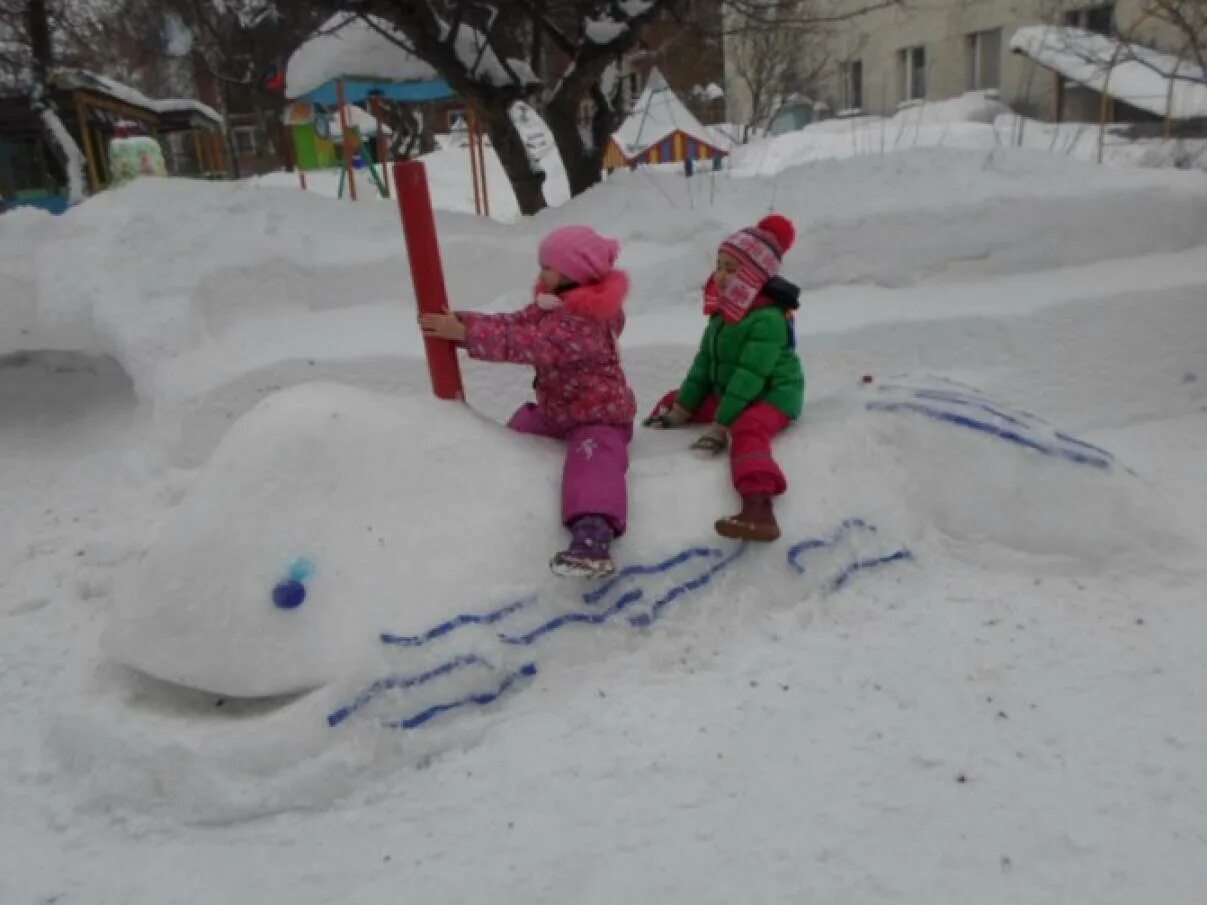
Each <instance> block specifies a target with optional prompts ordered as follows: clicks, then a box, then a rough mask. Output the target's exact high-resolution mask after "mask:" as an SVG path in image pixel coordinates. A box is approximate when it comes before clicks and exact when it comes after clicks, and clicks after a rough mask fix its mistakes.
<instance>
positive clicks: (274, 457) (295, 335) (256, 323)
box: [0, 148, 1207, 905]
mask: <svg viewBox="0 0 1207 905" xmlns="http://www.w3.org/2000/svg"><path fill="white" fill-rule="evenodd" d="M448 159H449V158H448V157H440V158H438V160H437V161H436V162H433V163H432V165H431V169H432V182H433V186H434V187H435V188H434V192H435V194H436V197H437V204H438V206H440V207H441V208H442V209H444V210H443V211H442V212H441V213H440V214H439V216H438V223H439V226H440V229H441V240H442V255H443V258H444V266H445V271H446V275H447V278H448V283H449V290H450V296H451V298H452V299H453V301H454V305H455V306H457V307H462V308H478V307H482V308H491V309H505V308H508V307H511V306H514V305H517V304H519V303H520V301H521V300H522V299H523V297H524V295H525V286H526V285H527V284H528V282H529V281H530V279H531V277H532V273H533V270H534V266H535V262H534V255H535V246H536V242H537V240H538V238H539V237H540V235H541V234H542V233H543V232H544V231H546V230H547V229H549V228H550V227H552V226H554V225H556V224H561V223H567V222H572V221H585V222H589V223H592V224H593V225H595V226H597V227H598V228H600V229H601V230H603V231H605V232H610V233H611V234H614V235H616V236H618V237H619V238H620V239H621V240H622V241H623V243H624V252H623V256H622V263H623V265H624V266H625V267H627V268H628V269H629V270H630V271H631V273H632V275H633V282H634V290H633V295H632V297H631V300H630V311H631V314H632V316H631V319H630V324H629V327H628V330H627V332H626V334H625V337H624V341H623V348H624V356H625V363H626V367H627V369H628V371H629V373H630V377H631V379H632V381H633V383H634V385H635V387H636V389H637V392H638V395H639V398H640V399H641V402H642V405H643V406H649V405H652V403H653V402H654V400H655V399H656V398H657V396H658V395H659V394H660V393H661V392H662V391H663V390H665V389H667V388H669V387H671V386H673V385H674V384H675V383H676V382H677V380H678V379H679V378H680V377H681V375H682V373H683V371H684V370H685V369H686V367H687V364H688V362H689V361H690V358H691V355H692V351H693V346H694V343H695V342H696V340H697V338H698V336H699V333H700V330H701V329H702V326H703V320H702V318H701V316H700V313H699V298H698V287H699V285H700V284H701V282H702V281H703V279H704V277H705V276H706V274H707V271H708V267H709V264H710V260H711V257H712V254H713V249H714V248H715V245H716V243H717V241H718V240H719V239H720V238H721V237H722V236H723V235H725V234H726V232H728V231H730V230H732V229H733V228H736V227H737V226H740V225H743V224H746V223H748V222H750V221H751V220H753V219H755V218H756V217H757V216H759V215H761V214H762V213H764V212H766V211H767V210H768V209H769V208H776V209H779V210H781V211H783V212H784V213H786V214H788V215H790V216H792V217H793V218H794V219H795V220H796V221H797V223H798V226H799V227H800V233H801V238H800V242H799V245H798V247H797V249H795V250H794V251H793V252H792V253H791V254H790V255H789V257H788V261H787V266H786V275H787V276H788V277H790V278H792V279H794V280H797V281H798V282H800V283H801V284H802V285H804V286H806V287H807V288H808V289H809V290H810V291H809V292H808V294H807V295H806V298H805V304H804V307H803V309H802V311H801V313H800V317H799V319H798V330H799V334H800V346H801V351H802V356H803V358H804V361H805V366H806V371H807V374H808V377H809V390H808V399H807V402H806V411H805V416H804V418H803V419H802V421H801V423H800V424H799V425H797V426H796V427H795V428H793V429H792V430H791V431H790V432H789V433H788V434H786V435H785V436H784V437H783V439H782V441H781V442H780V443H779V444H778V447H777V448H778V450H779V451H780V454H781V456H782V460H783V463H784V465H785V467H786V469H787V471H788V473H789V477H790V480H791V481H792V487H791V490H790V491H789V495H788V496H787V497H785V498H784V500H783V502H782V504H781V507H780V512H781V516H782V518H781V521H782V523H783V526H784V529H785V537H784V539H783V541H782V542H780V543H778V544H776V545H773V546H770V547H765V548H751V549H744V548H741V547H737V546H733V545H731V544H729V543H728V542H722V541H720V539H718V538H716V537H715V536H713V535H712V533H711V522H712V519H713V518H715V517H716V516H718V515H720V514H724V513H726V512H728V511H729V510H730V509H731V508H732V507H733V506H734V504H735V501H734V499H733V498H732V490H731V489H730V488H729V486H728V480H727V474H726V468H725V466H724V465H723V464H721V463H706V462H700V461H698V460H696V459H694V458H692V457H691V456H690V455H688V454H687V453H686V451H685V447H686V445H687V443H688V442H689V441H690V435H689V434H685V433H677V432H668V433H657V434H654V433H651V432H648V431H641V432H639V433H638V436H637V437H636V439H635V441H634V444H633V448H632V459H633V467H632V471H631V484H630V489H631V498H632V517H631V523H632V527H631V533H630V534H629V535H628V536H627V537H626V538H625V539H624V540H623V541H621V542H620V543H619V544H618V547H617V554H618V558H619V560H620V564H621V565H622V566H624V567H628V568H629V571H627V572H625V573H624V574H623V575H622V577H621V579H620V580H619V581H618V582H617V583H615V584H608V585H604V586H600V587H594V586H582V585H576V584H569V583H566V582H565V581H559V580H556V579H554V578H553V577H552V576H549V575H548V573H547V570H546V568H545V561H546V560H547V558H548V555H549V554H550V553H551V552H552V551H553V550H554V549H556V546H557V544H558V543H559V542H560V541H561V539H562V538H561V532H560V529H559V528H558V526H557V525H556V487H557V480H558V471H559V467H560V465H559V463H560V450H559V449H558V448H557V446H556V445H555V444H553V443H551V442H548V441H541V440H536V439H533V438H524V437H519V436H515V435H511V434H509V433H507V432H506V431H505V430H504V429H503V428H502V427H501V426H500V425H499V423H498V422H499V421H500V419H502V418H504V417H505V416H506V414H507V413H508V412H509V411H510V409H511V408H512V407H513V406H514V405H516V404H518V403H519V402H521V401H522V400H523V399H525V398H526V395H527V393H528V375H527V374H526V373H525V372H524V371H523V369H519V368H514V369H512V368H506V367H498V366H493V367H485V366H474V365H467V366H466V367H465V368H464V372H465V376H466V383H467V395H468V398H469V401H470V404H471V407H470V408H469V409H466V408H463V407H460V406H458V405H456V404H453V403H441V402H438V401H436V400H433V399H432V398H431V396H430V393H429V390H428V377H427V372H426V367H425V365H424V363H423V361H422V358H421V357H420V356H421V349H422V347H421V343H420V342H419V338H418V336H417V332H416V328H415V325H414V300H413V294H412V290H411V286H410V280H409V275H408V271H407V262H406V259H405V252H404V250H403V244H402V241H401V236H400V234H399V228H398V222H397V213H396V211H395V209H394V208H393V206H392V205H387V204H380V205H368V204H366V205H350V204H346V203H345V204H341V203H337V202H335V201H332V200H329V199H326V198H323V197H321V196H320V195H319V194H317V193H314V192H310V193H302V192H300V191H298V190H297V189H296V188H293V187H272V186H270V185H265V184H263V183H243V184H236V185H224V184H211V183H192V182H184V181H163V180H140V181H138V182H136V183H134V184H133V185H130V186H128V187H126V188H123V189H120V190H118V191H114V192H109V193H105V194H104V195H102V196H99V197H97V198H95V199H93V200H91V201H89V202H87V203H86V204H84V205H83V206H81V207H80V208H78V209H76V210H73V211H72V212H70V213H69V214H67V215H65V216H63V217H60V218H52V217H50V216H49V215H45V214H42V213H40V212H36V211H28V210H19V211H16V212H12V213H9V214H5V215H4V216H2V217H0V285H3V286H4V287H5V293H4V301H5V304H4V307H3V308H2V309H0V507H2V512H3V515H4V518H3V520H2V522H0V524H2V526H3V527H2V528H0V532H3V533H2V534H0V537H2V539H3V543H2V544H0V557H2V559H0V706H2V707H3V712H4V714H5V716H6V720H5V724H4V728H3V730H0V764H2V765H3V767H2V768H0V902H3V903H5V905H8V903H13V905H27V903H29V905H33V903H48V902H58V903H75V902H81V903H82V902H87V903H89V905H94V903H105V905H109V903H112V905H141V903H155V905H175V903H212V902H223V903H278V902H280V903H286V902H288V903H290V905H299V903H329V902H333V901H341V902H345V901H346V902H357V903H378V902H380V903H386V902H397V901H400V900H401V901H406V902H412V901H414V902H450V903H451V902H480V901H488V900H489V901H501V902H521V901H522V902H539V903H546V902H548V903H563V902H571V901H572V902H582V903H596V902H598V903H603V902H609V903H611V902H616V901H637V902H665V903H679V902H682V903H688V902H690V903H693V905H696V903H711V902H718V903H720V902H733V901H750V902H796V901H803V900H809V901H813V900H817V901H831V902H859V903H872V902H910V903H913V902H918V903H926V905H943V903H960V905H964V903H967V902H976V903H999V902H1000V903H1015V902H1027V903H1062V905H1065V903H1070V902H1094V903H1096V905H1098V903H1120V905H1122V903H1129V905H1130V903H1133V902H1136V901H1155V902H1162V903H1192V902H1197V901H1199V899H1200V898H1201V894H1202V890H1203V889H1204V888H1207V866H1205V865H1204V862H1203V859H1202V857H1201V854H1202V851H1203V847H1204V844H1205V843H1207V817H1205V816H1204V815H1205V814H1207V759H1205V758H1204V757H1203V751H1204V749H1205V747H1207V720H1204V719H1203V718H1202V717H1203V707H1204V705H1203V700H1204V694H1205V693H1207V661H1205V660H1204V659H1203V657H1202V645H1203V641H1204V639H1205V638H1207V608H1204V607H1203V605H1202V588H1203V587H1204V579H1205V578H1207V570H1204V567H1203V564H1202V562H1203V560H1202V550H1203V545H1204V544H1205V543H1207V476H1205V475H1204V473H1203V465H1202V463H1203V461H1204V456H1205V455H1207V308H1205V307H1204V305H1203V301H1202V300H1203V297H1204V292H1205V291H1207V253H1205V251H1207V180H1204V178H1203V176H1202V174H1201V173H1193V172H1192V173H1185V172H1176V171H1170V170H1147V169H1130V168H1102V167H1096V166H1091V165H1087V164H1084V163H1081V162H1079V161H1076V160H1073V159H1069V158H1066V157H1064V156H1059V155H1056V156H1053V155H1049V154H1038V153H1032V152H1027V151H1019V150H1014V149H1010V148H995V149H991V150H987V149H983V148H981V149H976V150H959V149H955V148H931V149H918V150H910V151H904V152H902V153H898V154H884V155H880V154H868V155H862V156H856V157H852V158H851V159H847V160H827V161H822V162H819V163H816V164H813V165H810V166H805V167H795V168H788V169H782V170H780V171H777V173H776V175H774V176H758V175H751V176H749V178H745V179H733V178H728V177H725V176H715V177H713V176H710V177H706V178H697V179H694V180H691V181H690V182H689V181H686V180H684V179H683V178H681V177H680V176H678V175H677V174H667V173H657V172H648V171H645V172H638V173H622V174H617V175H616V176H615V177H614V178H613V179H611V180H610V181H609V182H608V183H607V184H606V185H605V186H602V187H600V188H599V189H597V190H596V191H594V192H592V193H590V194H589V195H588V196H586V197H584V198H581V199H577V200H575V201H572V202H570V203H568V204H565V205H563V206H562V207H560V208H558V209H556V210H551V211H548V212H546V213H544V214H542V215H541V216H540V217H537V218H535V219H534V220H532V221H526V222H520V223H516V224H513V225H505V224H501V223H497V222H492V221H487V220H482V219H478V218H474V217H472V216H466V215H465V214H463V213H456V212H448V210H447V209H448V208H450V207H452V208H456V207H458V206H459V205H460V204H461V201H460V200H459V199H460V196H459V195H458V196H457V197H454V198H451V199H450V196H449V194H448V191H449V190H448V189H447V188H445V187H447V186H455V185H458V183H457V178H458V177H457V176H455V175H454V174H453V173H451V172H446V171H445V169H444V164H443V162H445V161H448ZM465 178H466V179H468V163H466V165H465ZM465 184H467V183H461V184H460V185H465ZM455 191H457V192H459V191H460V188H457V189H456V190H455ZM864 375H871V376H872V377H873V381H872V382H871V383H870V384H868V383H864V382H863V380H862V378H863V377H864ZM290 575H294V576H297V577H299V578H300V579H301V580H303V581H304V582H305V584H306V587H307V592H308V594H307V598H306V600H305V602H304V603H303V604H302V606H300V607H298V608H297V609H294V610H283V609H278V608H276V607H274V606H273V603H272V590H273V587H274V585H275V584H276V583H277V582H279V581H281V580H283V579H284V578H286V577H289V576H290ZM465 614H471V615H473V616H475V617H476V618H474V619H459V618H458V617H460V616H462V615H465ZM152 676H155V677H156V678H152ZM165 680H168V681H165ZM172 683H177V684H172ZM186 686H187V687H186ZM449 705H458V706H454V707H452V708H451V709H445V708H447V707H449Z"/></svg>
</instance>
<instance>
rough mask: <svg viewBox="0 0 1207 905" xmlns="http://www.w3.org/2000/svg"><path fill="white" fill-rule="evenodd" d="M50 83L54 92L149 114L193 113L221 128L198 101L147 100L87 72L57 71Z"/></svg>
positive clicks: (219, 118) (216, 115)
mask: <svg viewBox="0 0 1207 905" xmlns="http://www.w3.org/2000/svg"><path fill="white" fill-rule="evenodd" d="M51 80H52V81H53V83H54V85H55V87H57V88H65V89H77V90H84V91H92V92H94V93H96V94H103V95H105V96H106V97H110V98H112V99H113V100H116V101H121V102H123V103H126V104H129V105H131V106H132V107H141V108H143V109H144V110H147V111H148V112H151V113H195V114H197V115H198V116H201V117H204V118H205V119H208V120H210V121H211V122H213V123H214V124H215V125H217V126H222V125H223V120H222V116H221V114H219V113H218V111H217V110H215V109H214V108H213V107H210V106H208V105H206V104H203V103H201V101H197V100H193V99H191V98H152V97H147V96H146V95H145V94H143V93H142V92H141V91H139V90H138V89H137V88H131V87H130V86H129V85H126V84H123V83H122V82H119V81H117V80H116V79H111V78H109V77H108V76H104V75H99V74H98V73H95V72H89V71H88V70H86V69H56V70H55V71H54V73H53V75H52V76H51Z"/></svg>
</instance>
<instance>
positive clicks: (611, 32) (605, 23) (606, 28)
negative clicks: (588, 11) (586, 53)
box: [583, 14, 629, 45]
mask: <svg viewBox="0 0 1207 905" xmlns="http://www.w3.org/2000/svg"><path fill="white" fill-rule="evenodd" d="M628 30H629V26H628V24H627V23H625V22H617V21H616V20H615V19H613V18H612V17H611V16H610V15H607V14H605V15H604V16H602V17H601V18H599V19H587V21H586V22H585V23H584V24H583V34H584V35H585V36H586V38H587V40H588V41H590V42H591V43H592V44H601V45H607V44H611V43H612V42H613V41H615V40H616V39H617V38H619V37H620V36H621V35H623V34H624V33H625V32H626V31H628Z"/></svg>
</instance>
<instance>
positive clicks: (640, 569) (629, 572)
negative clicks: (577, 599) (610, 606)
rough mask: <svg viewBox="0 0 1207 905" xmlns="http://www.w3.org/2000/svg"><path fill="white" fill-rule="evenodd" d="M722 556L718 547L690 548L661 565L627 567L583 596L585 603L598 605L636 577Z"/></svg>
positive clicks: (657, 573) (655, 573) (658, 573)
mask: <svg viewBox="0 0 1207 905" xmlns="http://www.w3.org/2000/svg"><path fill="white" fill-rule="evenodd" d="M722 555H724V554H723V553H722V551H720V550H718V549H717V548H716V547H689V548H688V549H686V550H681V551H680V552H678V553H676V554H675V555H674V556H672V557H670V558H669V559H664V560H663V561H662V562H660V563H654V564H653V565H648V566H647V565H636V566H626V567H625V568H623V569H621V570H620V571H619V572H617V573H616V574H615V575H613V576H612V577H611V578H610V579H608V581H607V582H606V583H605V584H603V585H601V586H600V587H598V588H596V589H594V590H592V591H588V592H587V593H585V594H583V603H598V602H599V601H600V600H602V599H603V598H604V597H606V596H607V594H608V592H609V591H611V590H612V588H614V587H616V585H617V584H619V583H620V582H622V581H624V580H625V579H628V578H632V577H634V576H636V575H660V574H662V573H663V572H669V571H670V570H671V569H673V568H675V567H676V566H681V565H683V563H685V562H687V561H688V560H691V559H695V558H697V557H706V558H707V557H717V556H722Z"/></svg>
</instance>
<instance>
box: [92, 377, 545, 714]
mask: <svg viewBox="0 0 1207 905" xmlns="http://www.w3.org/2000/svg"><path fill="white" fill-rule="evenodd" d="M436 423H439V424H440V425H441V429H440V430H439V431H433V430H430V429H429V427H430V426H431V425H434V424H436ZM545 447H548V449H546V448H545ZM537 449H540V450H541V451H542V452H543V453H544V454H540V455H534V452H536V450H537ZM484 450H486V451H488V455H489V459H490V462H491V468H489V469H483V468H480V467H476V465H477V463H479V462H480V461H481V456H482V452H483V451H484ZM555 465H556V456H555V455H554V445H553V444H552V443H548V444H540V445H538V444H536V443H534V442H526V441H524V440H523V439H520V438H517V437H514V436H510V435H508V434H507V432H506V431H505V430H504V429H503V428H501V427H499V426H497V425H487V424H483V423H482V422H481V421H480V420H479V419H477V418H475V417H474V415H473V414H472V413H471V412H470V411H469V410H468V409H463V408H460V407H453V406H448V405H443V406H442V405H441V404H440V403H439V402H437V401H435V400H432V399H431V398H422V397H420V398H418V399H414V398H411V399H408V398H403V399H398V398H390V397H385V396H374V395H372V394H368V393H365V392H364V391H359V390H354V389H351V388H348V387H341V386H338V385H324V384H309V385H306V386H302V387H298V388H295V389H293V390H290V391H287V392H282V393H279V394H276V395H273V396H270V397H268V398H267V399H265V400H264V401H263V402H262V403H260V404H259V405H258V406H257V407H256V408H255V409H253V410H252V411H251V412H249V413H248V414H247V415H245V416H244V417H243V418H242V419H241V420H240V421H239V422H238V423H237V424H236V425H235V426H234V427H233V428H232V429H231V431H230V432H229V433H228V434H227V435H226V436H225V438H224V439H223V442H222V445H221V446H220V447H219V448H218V450H216V451H215V453H214V455H213V457H212V458H211V459H210V460H209V462H207V464H206V467H205V468H204V469H203V471H202V473H201V475H200V476H199V478H198V480H197V482H196V483H195V484H194V487H193V490H192V491H191V492H190V495H189V496H188V498H187V499H186V500H185V501H184V502H183V503H182V504H181V505H180V506H179V507H178V508H177V509H176V510H175V512H174V513H173V515H172V519H171V521H170V522H169V523H168V525H167V526H166V527H165V529H164V532H163V534H162V535H161V536H160V539H159V541H158V542H157V543H156V545H155V548H154V549H153V550H152V551H151V554H150V556H149V557H148V559H147V561H146V563H145V564H144V568H143V569H142V573H141V575H140V577H139V580H138V584H137V586H136V587H135V588H134V589H133V590H132V591H131V592H130V594H129V596H128V597H127V598H126V599H124V600H123V601H122V606H123V607H124V608H125V612H124V613H123V614H122V616H121V617H120V618H119V620H118V621H117V622H116V623H115V624H114V625H113V626H112V627H111V629H110V632H109V635H108V646H109V648H110V650H112V651H113V652H114V653H115V654H116V655H117V656H118V657H119V658H120V659H121V660H123V661H124V662H126V663H128V664H130V665H133V666H136V667H138V668H140V669H142V670H144V671H146V672H149V673H151V674H153V675H155V676H157V677H158V678H161V679H163V680H165V681H169V682H173V683H175V684H179V685H184V686H187V687H193V688H198V689H200V690H203V691H211V692H216V693H219V694H225V695H233V696H237V697H269V696H274V695H280V694H287V693H291V692H298V691H308V690H310V689H312V688H315V687H319V686H321V685H326V684H328V683H330V682H332V681H334V680H336V679H338V678H341V677H346V676H347V675H348V674H349V673H352V674H355V673H356V672H357V671H358V664H360V663H362V662H363V661H364V659H365V657H366V656H367V655H368V654H370V653H372V650H373V648H374V646H375V644H376V636H377V634H378V633H380V632H381V631H384V630H386V629H392V630H397V631H401V632H402V633H404V634H414V633H416V632H418V631H420V630H421V629H422V628H424V627H425V626H428V625H435V624H437V623H440V622H442V621H444V620H445V619H447V618H449V617H450V616H453V615H455V613H453V612H451V611H450V607H456V606H458V605H459V604H458V603H457V601H461V604H460V605H464V606H469V605H471V604H472V603H473V602H476V601H478V600H486V599H489V598H490V597H491V596H492V595H494V594H496V593H497V589H498V588H499V587H500V586H508V585H510V584H513V583H515V582H520V581H523V580H524V579H526V578H529V577H530V576H532V575H533V563H532V562H530V561H527V558H526V557H511V561H510V562H508V561H507V559H505V558H503V557H498V556H494V555H492V554H487V556H488V558H487V559H484V558H483V552H484V551H492V550H493V551H498V553H503V554H505V551H506V547H505V546H502V545H499V544H498V543H497V537H498V533H499V531H500V530H501V529H500V523H499V522H498V521H495V520H492V519H474V518H465V517H464V510H463V506H464V504H465V502H467V501H469V500H473V501H475V505H482V506H487V507H488V508H489V510H490V511H492V512H497V513H501V514H502V513H506V514H507V515H506V516H505V517H504V521H505V522H507V523H509V524H510V526H511V527H510V528H509V529H508V530H511V531H519V532H520V533H521V534H523V535H525V536H526V537H527V538H529V542H532V541H538V540H539V541H540V542H541V543H540V546H543V547H551V546H552V545H553V543H554V542H555V538H556V537H557V525H556V512H557V508H556V495H555V494H554V492H553V489H554V487H555V484H556V478H557V469H556V467H555ZM499 474H507V475H508V479H507V480H506V481H500V480H498V479H497V475H499ZM454 539H455V540H454ZM470 551H475V552H473V553H472V554H471V553H470ZM471 555H472V559H473V565H474V568H473V570H472V573H470V572H467V570H466V568H465V566H467V565H469V562H468V561H467V557H468V556H471ZM299 560H302V561H304V562H305V563H307V564H308V566H304V567H303V570H304V571H305V570H306V569H312V570H313V577H312V578H311V577H310V576H309V575H303V576H302V577H301V578H299V579H298V580H300V581H304V583H305V586H306V589H307V594H306V599H305V601H304V602H303V603H302V604H301V605H300V606H298V607H297V608H296V609H283V608H281V607H279V606H276V605H274V602H273V595H272V591H273V588H274V586H276V585H277V584H278V583H280V582H282V581H287V580H288V577H287V576H288V575H289V572H290V568H291V566H293V565H294V564H295V563H296V562H298V561H299ZM168 639H175V641H176V642H178V644H177V643H167V642H168Z"/></svg>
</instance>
